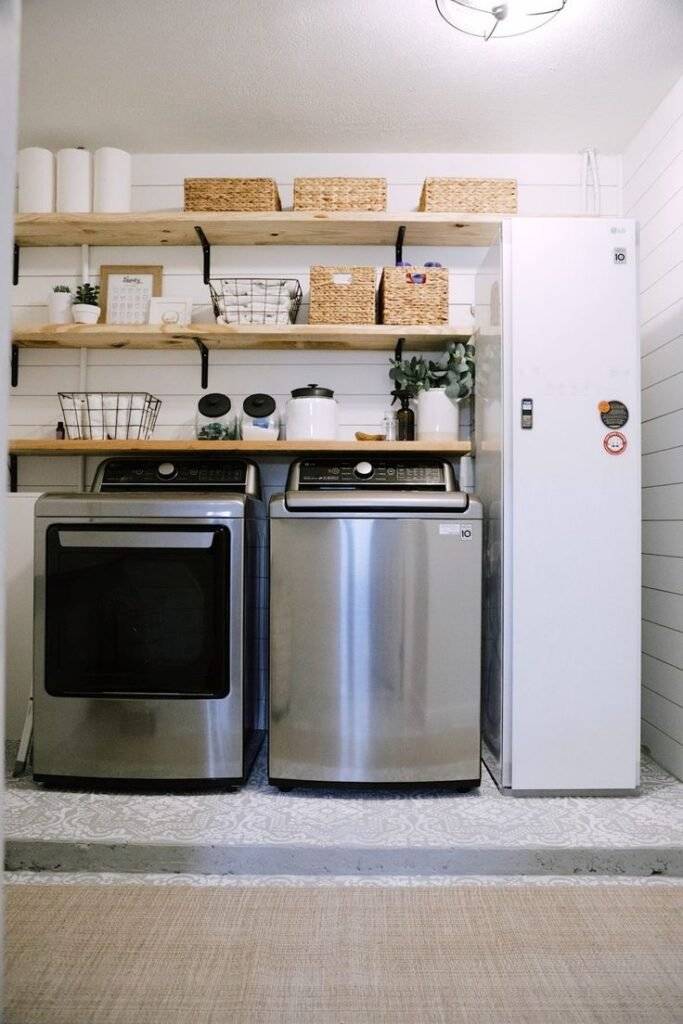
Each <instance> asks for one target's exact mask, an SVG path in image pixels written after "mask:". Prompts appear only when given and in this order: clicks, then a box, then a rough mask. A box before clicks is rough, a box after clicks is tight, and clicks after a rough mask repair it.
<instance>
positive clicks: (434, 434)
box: [389, 341, 474, 441]
mask: <svg viewBox="0 0 683 1024" xmlns="http://www.w3.org/2000/svg"><path fill="white" fill-rule="evenodd" d="M390 363H391V368H390V370H389V377H390V379H391V380H392V381H393V382H394V390H393V392H392V394H393V396H394V400H395V399H396V398H397V397H402V396H403V395H405V394H408V395H409V397H410V398H417V438H418V440H419V441H440V440H441V441H443V440H446V439H449V440H452V439H457V437H458V403H459V402H460V401H462V400H463V399H464V398H468V397H469V396H470V395H471V394H472V391H473V389H474V345H472V344H471V343H470V342H462V341H451V342H449V344H448V346H447V348H446V351H445V353H444V355H443V357H442V359H440V360H432V359H430V360H428V361H427V360H425V359H424V358H423V357H422V356H413V357H412V359H401V360H398V359H392V360H390Z"/></svg>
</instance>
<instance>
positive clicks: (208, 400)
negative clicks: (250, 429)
mask: <svg viewBox="0 0 683 1024" xmlns="http://www.w3.org/2000/svg"><path fill="white" fill-rule="evenodd" d="M195 432H196V435H197V439H198V440H200V441H233V440H235V438H236V437H237V417H236V416H235V413H234V412H233V411H232V402H231V401H230V399H229V398H228V396H227V395H221V394H220V393H218V392H215V393H213V394H210V395H203V396H202V397H201V398H200V399H199V402H198V404H197V416H196V421H195Z"/></svg>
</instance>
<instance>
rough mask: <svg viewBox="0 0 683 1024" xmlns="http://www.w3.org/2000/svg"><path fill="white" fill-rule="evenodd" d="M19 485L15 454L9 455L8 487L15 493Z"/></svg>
mask: <svg viewBox="0 0 683 1024" xmlns="http://www.w3.org/2000/svg"><path fill="white" fill-rule="evenodd" d="M18 485H19V474H18V462H17V456H16V455H10V457H9V489H10V493H11V494H16V493H17V488H18Z"/></svg>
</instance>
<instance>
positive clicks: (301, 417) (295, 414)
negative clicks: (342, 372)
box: [286, 384, 339, 441]
mask: <svg viewBox="0 0 683 1024" xmlns="http://www.w3.org/2000/svg"><path fill="white" fill-rule="evenodd" d="M338 409H339V407H338V405H337V402H336V400H335V397H334V391H332V390H331V389H330V388H323V387H320V385H319V384H309V385H308V386H307V387H305V388H294V390H293V391H292V397H291V398H290V399H289V401H288V402H287V409H286V416H287V423H286V434H287V440H288V441H334V440H336V437H337V426H338V420H339V412H338Z"/></svg>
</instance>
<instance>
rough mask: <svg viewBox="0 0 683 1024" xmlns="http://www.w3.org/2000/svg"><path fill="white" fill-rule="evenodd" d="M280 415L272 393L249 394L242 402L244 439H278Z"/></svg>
mask: <svg viewBox="0 0 683 1024" xmlns="http://www.w3.org/2000/svg"><path fill="white" fill-rule="evenodd" d="M279 434H280V417H279V416H278V414H277V410H276V408H275V399H274V398H273V397H272V396H271V395H260V394H258V395H248V396H247V397H246V398H245V399H244V402H243V403H242V412H241V414H240V435H241V437H242V440H243V441H277V439H278V436H279Z"/></svg>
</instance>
